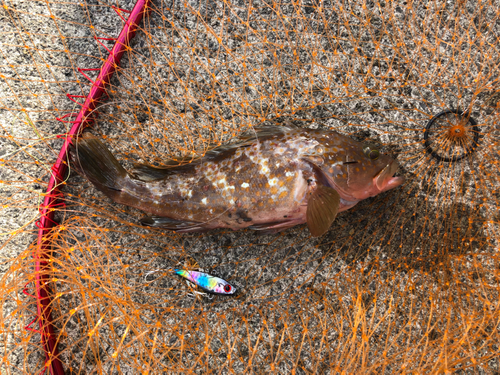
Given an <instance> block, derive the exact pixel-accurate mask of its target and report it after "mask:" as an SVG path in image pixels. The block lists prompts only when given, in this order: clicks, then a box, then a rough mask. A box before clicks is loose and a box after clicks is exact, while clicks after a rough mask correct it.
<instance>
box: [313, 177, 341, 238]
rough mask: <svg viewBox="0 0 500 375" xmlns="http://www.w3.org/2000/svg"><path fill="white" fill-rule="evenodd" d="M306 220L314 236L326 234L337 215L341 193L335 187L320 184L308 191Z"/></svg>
mask: <svg viewBox="0 0 500 375" xmlns="http://www.w3.org/2000/svg"><path fill="white" fill-rule="evenodd" d="M308 194H309V197H308V200H307V211H306V221H307V226H308V227H309V231H310V232H311V234H312V235H313V236H314V237H318V236H321V235H323V234H325V233H326V232H327V231H328V229H329V228H330V225H332V223H333V220H335V217H336V216H337V213H338V211H339V204H340V195H339V193H337V191H336V190H335V189H332V188H331V187H329V186H325V185H322V184H319V185H317V186H316V188H315V189H314V190H312V191H311V192H308Z"/></svg>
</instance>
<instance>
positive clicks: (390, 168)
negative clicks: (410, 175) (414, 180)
mask: <svg viewBox="0 0 500 375" xmlns="http://www.w3.org/2000/svg"><path fill="white" fill-rule="evenodd" d="M398 168H399V163H398V162H397V161H396V160H392V161H391V162H390V163H389V164H387V165H386V166H385V167H384V168H383V169H382V170H381V171H380V172H379V173H377V175H376V176H375V177H374V180H375V181H374V182H375V186H377V188H378V189H379V190H380V191H381V192H383V191H387V190H390V189H393V188H395V187H398V186H399V185H401V184H402V183H403V182H405V178H404V177H401V176H396V177H394V174H395V173H396V171H397V170H398Z"/></svg>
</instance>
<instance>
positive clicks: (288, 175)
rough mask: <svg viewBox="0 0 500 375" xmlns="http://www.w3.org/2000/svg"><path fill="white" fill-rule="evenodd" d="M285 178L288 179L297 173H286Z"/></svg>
mask: <svg viewBox="0 0 500 375" xmlns="http://www.w3.org/2000/svg"><path fill="white" fill-rule="evenodd" d="M285 176H287V177H291V176H295V172H286V173H285Z"/></svg>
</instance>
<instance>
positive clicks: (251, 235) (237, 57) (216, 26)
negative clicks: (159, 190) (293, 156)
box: [0, 0, 500, 374]
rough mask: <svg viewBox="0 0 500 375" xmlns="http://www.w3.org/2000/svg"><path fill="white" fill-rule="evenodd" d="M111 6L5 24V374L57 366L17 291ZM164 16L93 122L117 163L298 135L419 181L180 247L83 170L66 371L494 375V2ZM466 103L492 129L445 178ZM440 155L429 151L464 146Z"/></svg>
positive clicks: (61, 272)
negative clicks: (330, 220) (345, 205)
mask: <svg viewBox="0 0 500 375" xmlns="http://www.w3.org/2000/svg"><path fill="white" fill-rule="evenodd" d="M113 4H115V3H113V2H109V3H107V2H98V1H86V2H85V3H73V2H49V3H44V2H37V1H22V0H17V1H11V2H8V1H5V2H4V3H3V5H4V7H3V8H0V29H2V31H1V35H3V40H2V41H0V53H1V54H0V60H1V61H0V74H1V76H0V124H1V130H0V131H1V134H0V136H1V137H0V159H2V161H0V162H1V163H2V165H1V166H0V180H2V184H1V185H0V188H1V192H2V193H1V197H0V198H1V200H2V211H1V212H2V213H1V215H0V228H1V232H2V243H3V246H2V247H1V253H0V257H1V259H2V262H0V272H1V273H2V274H3V275H5V277H4V281H3V284H2V286H3V287H4V290H3V294H2V298H3V301H2V304H3V310H2V313H3V316H4V318H3V326H2V330H3V331H2V332H1V333H0V334H2V335H3V336H2V339H1V341H0V342H1V344H0V345H3V347H4V348H5V350H6V353H7V355H6V357H7V358H8V359H4V360H3V362H2V366H3V367H2V373H4V372H5V373H13V374H17V373H19V374H21V373H38V372H40V370H41V369H42V368H43V352H42V351H41V348H40V346H37V345H38V343H37V340H38V341H39V336H38V334H36V333H27V332H28V331H26V330H24V326H26V325H27V324H28V323H29V321H30V318H29V317H30V316H31V317H32V318H33V317H34V314H33V312H34V311H35V310H36V305H35V304H34V303H33V301H32V300H30V299H29V297H26V296H25V295H24V294H23V293H22V289H23V287H24V284H25V283H26V282H28V281H29V280H30V279H29V277H30V273H31V272H32V271H31V270H32V269H33V264H30V261H29V257H27V258H23V259H17V260H16V261H14V259H16V257H17V256H18V255H19V254H21V253H22V252H23V251H25V250H26V249H28V248H29V245H30V244H31V243H33V241H34V240H35V238H36V230H37V228H36V226H35V219H36V218H37V215H38V205H39V204H40V203H41V201H42V199H43V193H44V192H45V187H46V184H47V181H48V178H49V175H50V173H51V172H50V166H51V165H52V163H53V162H54V161H55V160H56V157H57V153H58V151H59V148H60V147H61V145H62V139H60V138H57V137H56V135H61V134H64V133H65V132H66V131H67V129H68V127H69V126H70V124H69V123H64V122H60V121H57V120H56V118H57V117H62V116H64V115H65V114H67V113H70V112H74V111H78V110H79V106H78V105H77V104H75V103H73V102H72V101H71V100H70V99H68V97H67V94H71V95H87V94H88V92H89V88H90V83H89V81H88V80H87V79H86V78H85V77H83V76H82V75H81V74H80V72H79V71H78V68H99V67H100V66H101V64H102V61H103V59H104V58H105V57H106V56H107V51H106V49H105V48H103V47H102V46H100V45H99V44H98V43H96V41H95V40H94V35H97V36H99V37H108V38H110V37H114V36H116V35H118V33H119V32H120V30H121V27H122V22H121V20H120V18H119V17H118V16H117V14H116V13H115V12H114V10H113V9H112V8H111V5H113ZM152 4H153V5H152V8H153V11H152V13H151V15H150V16H149V17H148V18H147V19H146V21H145V22H144V23H143V24H142V28H143V29H142V30H141V31H139V32H138V34H137V36H136V38H135V39H134V40H133V41H132V43H131V46H132V49H131V51H129V52H127V54H126V55H125V57H124V59H123V62H122V68H121V69H120V70H119V71H118V72H117V74H116V76H115V77H114V78H113V80H112V85H111V87H110V88H109V90H108V97H107V98H106V99H105V100H103V101H102V102H101V103H100V104H99V106H98V112H99V114H98V115H97V116H95V124H94V127H93V129H92V130H91V131H92V132H93V133H94V134H96V135H99V136H105V138H106V141H107V144H108V145H109V147H110V148H111V149H112V151H113V152H114V153H115V155H117V157H118V159H119V160H120V161H121V162H122V163H123V165H124V166H125V167H127V168H128V169H130V168H131V167H132V165H133V163H151V164H155V165H165V164H167V162H168V160H174V161H179V160H181V159H182V158H193V157H197V156H201V155H203V154H204V153H205V152H206V150H207V148H208V147H213V146H214V145H220V144H226V143H228V142H231V141H233V140H234V138H235V137H237V136H238V135H239V134H240V133H242V132H244V131H247V130H249V129H252V127H253V126H257V125H262V124H264V125H269V124H274V125H276V126H279V125H280V124H281V123H283V122H284V121H291V122H293V123H294V124H296V125H298V126H304V127H310V128H325V129H327V128H329V129H334V130H336V131H339V132H342V133H344V134H348V135H349V136H351V137H353V138H356V139H358V140H367V139H369V140H370V142H372V143H377V144H379V145H381V150H382V151H383V152H387V153H390V154H391V155H393V156H394V157H396V158H397V160H398V161H399V163H400V166H401V168H400V170H399V172H398V174H399V175H403V176H405V177H406V179H407V182H406V184H405V186H403V187H402V188H401V189H398V190H397V191H389V192H387V193H384V194H382V195H380V196H378V197H376V198H372V199H368V200H366V201H363V202H361V203H360V204H358V205H357V206H356V207H355V208H353V209H352V210H349V211H347V212H344V213H342V214H340V215H339V217H338V218H337V219H336V221H335V222H334V224H333V225H332V228H331V230H330V231H329V232H328V233H327V234H326V235H324V236H322V237H320V238H317V239H315V238H312V237H311V236H310V234H309V232H308V230H307V228H306V227H305V226H302V227H298V228H293V229H291V230H287V231H285V232H282V233H279V234H264V235H262V234H259V233H255V232H252V231H242V232H231V231H224V230H219V231H214V232H208V233H202V234H184V235H175V234H172V233H167V232H162V231H160V230H153V231H152V230H148V229H146V228H142V227H140V226H139V225H137V223H138V220H139V219H140V218H141V217H142V216H143V213H141V212H140V211H138V210H135V209H131V208H128V207H124V206H121V205H116V204H114V203H113V202H112V201H111V200H109V199H107V198H106V197H105V196H104V195H103V194H102V193H100V192H99V191H97V190H96V189H95V188H94V187H93V186H92V185H91V184H90V183H89V182H88V181H86V180H85V178H83V177H82V176H80V175H78V174H77V173H75V171H74V170H73V168H72V173H71V175H70V177H69V179H68V181H67V184H66V186H64V189H63V191H64V193H65V194H66V198H67V200H66V202H65V203H66V208H65V209H61V210H59V212H58V213H57V215H56V218H57V220H58V222H60V223H61V224H62V226H63V227H64V228H63V229H61V230H60V231H59V232H57V233H58V234H57V235H55V236H54V244H55V246H54V248H55V251H54V253H53V254H52V255H51V257H52V258H53V259H54V263H53V264H56V266H54V269H53V270H52V271H51V272H53V273H52V274H51V277H53V278H54V279H55V281H53V285H52V288H53V291H54V296H56V295H57V296H58V297H57V298H55V302H54V316H55V319H56V322H55V326H56V327H57V329H58V331H59V332H64V334H63V335H62V336H61V344H60V345H59V347H60V350H61V359H62V361H63V363H64V365H65V367H66V369H67V370H68V369H71V371H72V372H74V373H82V374H90V373H99V372H101V373H109V374H111V373H130V374H132V373H141V372H145V371H146V370H147V371H149V372H150V373H169V372H170V373H174V372H188V371H193V372H196V373H208V372H214V373H230V372H237V373H243V372H248V373H270V372H273V371H274V372H280V373H291V371H292V369H295V370H296V372H297V373H325V372H327V371H328V370H330V371H332V372H339V371H341V370H345V371H346V372H349V373H351V372H362V373H394V372H405V371H408V372H409V371H416V372H425V371H427V372H433V373H434V372H446V371H449V372H458V373H498V371H499V362H498V342H497V339H498V337H499V331H498V330H499V327H498V317H499V316H500V310H499V305H498V290H499V276H500V275H499V268H498V266H499V262H498V259H497V251H498V237H499V228H498V222H499V220H498V219H499V214H498V204H499V202H498V196H499V195H498V193H499V187H498V186H499V185H498V183H499V181H498V176H497V175H496V172H497V171H498V144H499V143H498V141H499V131H500V129H499V128H498V113H499V112H498V108H499V105H498V101H499V99H500V94H499V93H500V88H499V84H498V80H499V75H498V71H499V70H498V68H499V64H500V58H499V55H498V45H499V43H498V41H499V37H500V20H499V9H500V3H499V2H498V1H479V2H477V1H457V2H445V1H421V2H406V1H401V2H391V1H363V2H336V1H331V2H330V1H318V2H316V1H302V2H297V3H295V2H281V3H273V4H270V3H267V2H264V1H252V2H246V1H234V2H218V1H217V2H211V1H186V2H175V1H173V2H169V1H163V2H162V1H159V0H154V1H153V2H152ZM119 6H120V7H121V8H123V9H131V8H132V7H133V2H132V1H128V2H122V1H120V3H119ZM125 17H126V14H125ZM91 26H92V27H91ZM103 43H104V44H105V45H106V46H107V47H108V48H109V47H111V46H112V42H111V41H103ZM85 73H86V74H87V75H89V76H90V77H91V78H95V77H96V75H97V73H96V72H95V71H88V72H85ZM77 100H82V99H77ZM457 108H460V109H461V110H462V111H466V112H467V113H468V115H470V116H471V117H472V118H473V119H474V120H475V121H476V122H477V123H478V124H479V128H478V129H479V130H480V138H479V142H478V143H479V144H478V145H477V146H473V147H472V149H471V150H473V151H472V153H471V154H472V155H470V156H469V157H467V158H464V159H462V160H460V161H457V162H451V163H443V162H439V160H437V159H436V158H435V157H433V156H431V155H430V153H428V152H426V151H425V145H424V130H425V126H426V124H427V123H428V121H429V120H430V119H431V118H432V117H433V116H435V115H436V114H438V113H440V112H441V111H443V110H447V109H457ZM451 121H453V119H452V120H451ZM467 129H469V130H467ZM465 131H470V128H466V130H465ZM450 144H451V145H450ZM450 144H448V146H446V149H444V150H442V149H441V151H439V150H440V149H439V147H440V144H439V142H438V143H435V144H434V146H433V147H435V148H436V150H438V151H439V152H442V154H440V155H444V156H445V155H448V156H449V155H457V154H459V153H461V152H463V148H462V149H461V146H460V142H455V143H453V142H451V143H450ZM27 254H29V253H27ZM194 262H196V268H199V269H203V270H205V271H207V272H210V273H213V274H215V275H217V276H219V277H222V278H224V279H225V280H228V281H229V282H231V283H233V284H234V285H235V286H236V287H238V288H239V289H241V290H242V292H241V293H240V295H239V296H238V297H237V298H229V297H219V296H215V297H213V299H208V298H206V297H201V298H194V299H193V298H192V297H191V296H189V295H188V293H189V292H190V287H189V286H188V285H186V284H185V283H184V282H183V281H181V280H180V279H178V278H176V277H174V276H173V275H171V274H169V273H168V270H169V269H171V268H172V267H174V266H175V265H177V264H179V263H180V264H183V265H186V264H188V263H190V264H191V265H192V266H193V267H194V266H195V264H194ZM158 270H163V271H159V272H156V273H152V274H149V275H148V273H149V272H151V271H158ZM23 281H25V282H23ZM28 288H31V289H28V291H29V292H33V290H32V287H30V286H29V287H28ZM57 293H59V294H57ZM30 314H31V315H30ZM100 319H101V320H100ZM29 332H31V331H29ZM96 332H98V333H97V334H96ZM23 338H26V340H24V339H23Z"/></svg>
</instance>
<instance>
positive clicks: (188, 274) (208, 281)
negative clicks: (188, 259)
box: [174, 269, 236, 294]
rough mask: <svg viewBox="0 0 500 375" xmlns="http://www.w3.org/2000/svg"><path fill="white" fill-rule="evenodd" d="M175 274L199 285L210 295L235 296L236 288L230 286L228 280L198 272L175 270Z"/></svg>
mask: <svg viewBox="0 0 500 375" xmlns="http://www.w3.org/2000/svg"><path fill="white" fill-rule="evenodd" d="M174 272H175V273H176V274H177V275H179V276H182V277H184V278H185V279H188V280H189V281H191V282H192V283H194V284H196V285H198V286H199V287H200V288H202V289H203V290H205V291H207V292H209V293H216V294H234V293H236V288H235V287H234V286H232V285H231V284H229V283H228V282H227V281H226V280H223V279H221V278H219V277H216V276H212V275H209V274H208V273H204V272H198V271H188V270H182V269H174Z"/></svg>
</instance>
